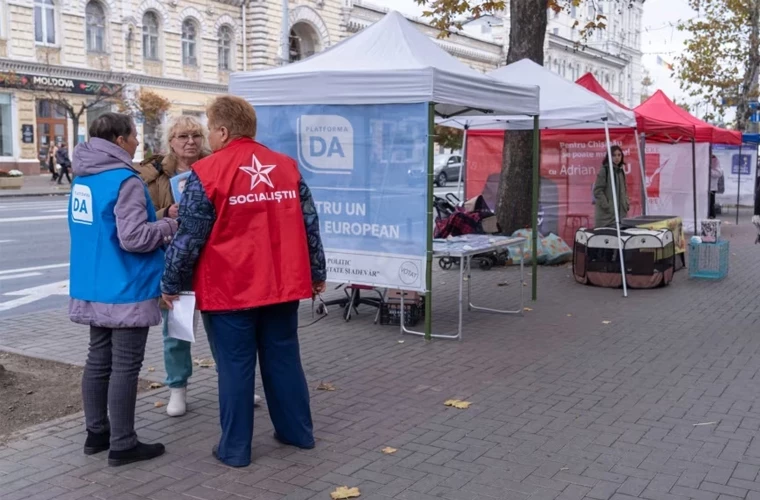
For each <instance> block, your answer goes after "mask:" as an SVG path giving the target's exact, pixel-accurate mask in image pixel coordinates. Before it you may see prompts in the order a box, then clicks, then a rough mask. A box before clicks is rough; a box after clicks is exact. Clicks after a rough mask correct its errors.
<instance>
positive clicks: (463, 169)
mask: <svg viewBox="0 0 760 500" xmlns="http://www.w3.org/2000/svg"><path fill="white" fill-rule="evenodd" d="M469 128H470V126H469V125H465V126H464V134H463V135H462V161H461V163H460V164H459V179H457V198H459V201H465V200H464V197H463V195H462V184H463V180H464V176H465V175H467V130H468V129H469Z"/></svg>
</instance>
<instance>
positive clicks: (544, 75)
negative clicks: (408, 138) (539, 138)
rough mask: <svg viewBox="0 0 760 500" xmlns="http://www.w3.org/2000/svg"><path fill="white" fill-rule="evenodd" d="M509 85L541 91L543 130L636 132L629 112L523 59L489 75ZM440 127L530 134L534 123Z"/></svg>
mask: <svg viewBox="0 0 760 500" xmlns="http://www.w3.org/2000/svg"><path fill="white" fill-rule="evenodd" d="M488 75H489V76H492V77H493V78H494V79H496V80H499V81H501V82H505V83H508V84H517V85H536V84H538V85H539V86H540V87H541V113H540V119H539V126H540V127H541V128H542V129H561V128H564V129H600V128H604V122H607V123H608V124H609V126H610V128H634V127H635V126H636V119H635V117H634V114H633V112H632V111H630V110H626V109H623V108H621V107H620V106H617V105H615V104H613V103H611V102H609V101H607V100H605V99H603V98H601V97H599V96H598V95H596V94H594V93H592V92H589V91H588V90H586V89H584V88H582V87H580V86H578V85H576V84H574V83H573V82H569V81H567V80H565V79H564V78H562V77H561V76H559V75H557V74H556V73H553V72H552V71H550V70H548V69H546V68H544V67H543V66H541V65H539V64H536V63H535V62H533V61H531V60H529V59H523V60H521V61H517V62H515V63H512V64H510V65H507V66H504V67H502V68H499V69H496V70H494V71H492V72H491V73H489V74H488ZM438 123H439V124H441V125H446V126H449V127H455V128H464V127H465V126H467V127H468V128H470V129H480V130H529V129H532V128H533V120H531V119H529V118H527V117H525V116H514V115H513V114H510V115H504V116H481V117H473V118H461V119H457V118H454V119H451V120H439V122H438Z"/></svg>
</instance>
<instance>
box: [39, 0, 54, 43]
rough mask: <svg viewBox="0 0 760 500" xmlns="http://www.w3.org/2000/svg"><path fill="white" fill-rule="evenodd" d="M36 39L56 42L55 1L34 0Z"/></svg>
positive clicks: (42, 41) (44, 41) (43, 41)
mask: <svg viewBox="0 0 760 500" xmlns="http://www.w3.org/2000/svg"><path fill="white" fill-rule="evenodd" d="M34 41H35V42H37V43H44V44H55V41H56V38H55V2H54V1H53V0H34Z"/></svg>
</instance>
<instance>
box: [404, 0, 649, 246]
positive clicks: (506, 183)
mask: <svg viewBox="0 0 760 500" xmlns="http://www.w3.org/2000/svg"><path fill="white" fill-rule="evenodd" d="M415 1H416V2H417V3H418V4H420V5H424V6H426V7H427V8H428V10H426V11H424V13H423V16H424V17H427V18H429V19H430V24H431V25H432V26H434V27H436V28H438V29H439V30H440V33H439V36H440V37H446V36H448V35H449V33H450V30H451V29H452V28H456V29H460V28H461V27H462V22H461V21H460V19H462V18H466V17H475V18H477V17H481V16H484V15H488V14H491V15H498V14H499V13H500V12H503V11H504V10H505V9H506V8H507V2H506V0H482V1H480V2H478V3H474V2H473V3H470V0H415ZM635 1H641V0H615V2H616V3H617V4H618V6H619V7H621V8H622V7H629V6H631V5H632V4H633V2H635ZM588 4H591V5H593V6H594V7H599V2H598V0H510V1H509V10H510V18H509V21H510V29H509V50H508V52H507V61H506V62H507V64H511V63H513V62H517V61H519V60H521V59H525V58H528V59H530V60H532V61H534V62H536V63H538V64H541V65H543V63H544V41H545V38H546V26H547V24H548V21H549V18H548V11H550V10H551V11H554V12H559V11H561V10H563V9H567V10H569V9H572V8H576V9H577V8H578V7H580V6H582V5H588ZM596 12H601V9H599V8H597V9H596ZM605 22H606V17H605V16H604V15H601V14H598V15H596V17H595V18H594V19H592V20H589V21H588V22H587V23H586V24H585V25H583V26H582V27H581V30H580V34H581V38H580V43H582V42H584V41H585V40H586V39H587V37H588V35H589V34H590V33H592V32H594V31H595V30H598V29H604V28H605V27H606V24H605ZM579 24H580V23H579V21H576V22H575V25H574V27H578V26H579ZM532 138H533V132H532V131H531V132H507V133H505V134H504V156H503V158H502V170H501V179H500V181H499V195H498V198H499V199H498V202H497V209H496V215H497V219H498V221H499V227H500V228H501V230H502V231H503V232H504V233H507V234H510V233H512V232H513V231H515V230H517V229H522V228H526V227H531V199H532V185H531V179H532V177H533V165H532V157H533V153H532V151H533V143H532V140H533V139H532Z"/></svg>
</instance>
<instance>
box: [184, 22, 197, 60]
mask: <svg viewBox="0 0 760 500" xmlns="http://www.w3.org/2000/svg"><path fill="white" fill-rule="evenodd" d="M197 31H198V30H197V29H196V27H195V23H194V22H193V21H192V20H190V19H185V20H184V22H183V23H182V64H184V65H185V66H196V65H197V64H198V59H197V57H196V44H195V40H196V37H197Z"/></svg>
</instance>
